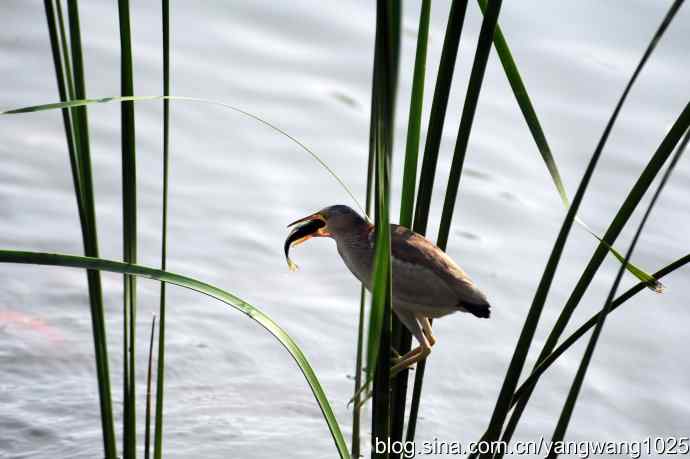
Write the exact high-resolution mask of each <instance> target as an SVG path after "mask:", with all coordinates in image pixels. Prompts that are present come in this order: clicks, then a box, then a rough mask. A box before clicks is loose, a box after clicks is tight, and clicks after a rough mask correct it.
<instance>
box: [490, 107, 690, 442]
mask: <svg viewBox="0 0 690 459" xmlns="http://www.w3.org/2000/svg"><path fill="white" fill-rule="evenodd" d="M688 126H690V103H688V104H687V105H686V106H685V108H684V110H683V112H682V113H681V114H680V116H679V117H678V119H677V120H676V122H675V123H674V125H673V127H672V128H671V130H670V131H669V132H668V134H667V135H666V137H665V138H664V140H663V141H662V142H661V144H660V145H659V148H658V149H657V151H656V152H655V153H654V155H653V156H652V158H651V160H650V161H649V163H648V164H647V166H646V167H645V169H644V171H643V172H642V174H641V175H640V177H639V178H638V179H637V182H636V183H635V185H634V186H633V189H632V190H631V191H630V193H629V194H628V196H627V197H626V199H625V201H624V202H623V204H622V205H621V207H620V209H619V210H618V212H617V214H616V216H615V217H614V219H613V221H612V222H611V224H610V225H609V228H608V229H607V230H606V233H605V234H604V237H603V238H604V240H605V241H607V243H608V244H613V242H614V241H615V239H616V238H617V237H618V235H619V234H620V232H621V231H622V230H623V227H624V226H625V225H626V223H627V222H628V220H629V219H630V216H631V215H632V213H633V211H634V210H635V208H636V207H637V205H638V204H639V202H640V200H641V199H642V197H643V196H644V194H645V192H646V191H647V189H648V188H649V186H650V185H651V183H652V181H653V180H654V178H655V177H656V176H657V174H658V173H659V171H660V169H661V167H663V165H664V163H665V162H666V160H667V159H668V157H669V156H670V155H671V153H672V152H673V149H674V148H675V147H676V145H677V144H678V142H679V141H680V138H681V136H682V135H683V133H684V132H685V130H686V129H687V128H688ZM574 202H575V201H574ZM607 252H608V248H607V247H606V246H605V245H603V244H600V245H599V246H598V247H597V249H596V250H595V252H594V254H593V255H592V257H591V258H590V261H589V263H588V264H587V266H586V268H585V270H584V271H583V273H582V275H581V276H580V279H579V280H578V282H577V284H576V286H575V288H574V289H573V291H572V293H571V294H570V297H569V298H568V301H567V302H566V304H565V306H564V307H563V310H562V311H561V314H560V316H559V317H558V320H557V321H556V324H555V326H554V328H553V329H552V330H551V332H550V334H549V336H548V338H547V340H546V343H545V344H544V347H543V348H542V350H541V352H540V354H539V357H538V358H537V364H539V363H540V362H541V361H542V359H544V358H546V356H548V354H550V353H551V352H552V351H553V349H554V348H555V346H556V344H557V343H558V340H559V339H560V336H561V334H562V333H563V331H564V330H565V327H566V326H567V324H568V322H569V320H570V318H571V317H572V314H573V312H574V311H575V308H576V307H577V305H578V304H579V302H580V300H581V299H582V296H583V295H584V293H585V292H586V290H587V288H588V287H589V285H590V283H591V281H592V279H593V278H594V275H595V274H596V272H597V271H598V269H599V267H600V266H601V264H602V263H603V261H604V258H605V257H606V254H607ZM531 393H532V389H530V390H529V391H528V393H526V394H525V396H524V397H523V398H522V399H521V401H520V402H519V403H518V404H517V405H516V406H515V408H514V410H513V413H512V415H511V420H510V421H509V423H508V426H507V427H506V430H505V433H504V434H503V437H504V438H510V437H511V436H512V434H513V432H514V429H515V427H516V426H517V422H518V421H519V418H520V416H521V415H522V412H523V411H524V408H525V406H526V404H527V401H528V400H529V397H530V395H531Z"/></svg>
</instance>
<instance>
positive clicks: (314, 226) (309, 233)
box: [283, 213, 331, 271]
mask: <svg viewBox="0 0 690 459" xmlns="http://www.w3.org/2000/svg"><path fill="white" fill-rule="evenodd" d="M291 226H294V228H292V230H291V231H290V234H288V237H287V239H285V245H284V246H283V248H284V250H285V259H286V260H287V264H288V267H289V268H290V271H296V270H297V265H296V264H295V263H294V262H293V261H292V260H291V259H290V255H289V253H290V248H291V247H292V246H295V245H299V244H301V243H303V242H304V241H307V240H309V239H311V238H312V237H328V236H330V235H331V233H329V232H328V230H326V219H324V218H323V216H322V215H321V214H319V213H315V214H312V215H309V216H308V217H304V218H300V219H299V220H297V221H294V222H292V223H290V224H289V225H288V228H289V227H291Z"/></svg>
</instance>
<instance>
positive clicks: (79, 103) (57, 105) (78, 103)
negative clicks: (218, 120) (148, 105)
mask: <svg viewBox="0 0 690 459" xmlns="http://www.w3.org/2000/svg"><path fill="white" fill-rule="evenodd" d="M153 100H177V101H182V102H197V103H202V104H209V105H216V106H219V107H223V108H226V109H228V110H232V111H234V112H236V113H239V114H241V115H243V116H246V117H249V118H251V119H253V120H255V121H258V122H259V123H261V124H263V125H265V126H267V127H269V128H270V129H272V130H274V131H276V132H277V133H279V134H280V135H282V136H284V137H287V138H288V139H289V140H290V141H291V142H293V143H295V144H296V145H297V146H298V147H300V148H301V149H302V150H304V151H305V152H306V153H308V154H309V155H310V156H311V157H312V158H313V159H314V160H316V162H317V163H319V165H320V166H321V167H322V168H324V169H325V170H326V172H328V174H329V175H330V176H331V177H333V178H334V179H335V180H336V181H337V182H338V184H339V185H340V187H341V188H342V189H343V190H345V192H346V193H347V195H348V196H349V197H350V198H351V199H352V201H353V202H354V203H355V205H356V206H357V208H358V209H359V210H360V211H361V212H362V214H363V215H364V216H365V218H367V220H369V221H371V219H370V218H369V215H368V214H367V212H366V210H365V209H364V207H362V204H360V202H359V200H358V199H357V198H356V197H355V195H354V193H352V190H351V189H350V187H348V186H347V184H346V183H345V182H344V181H343V179H341V178H340V176H339V175H338V174H336V173H335V171H333V169H331V167H330V166H329V165H328V164H327V163H326V162H325V161H324V160H323V159H322V158H321V157H320V156H319V155H317V154H316V153H314V152H313V151H312V150H311V149H310V148H309V147H307V146H306V145H305V144H304V143H302V142H300V141H299V140H298V139H297V138H295V137H293V136H292V135H290V134H288V133H287V132H286V131H284V130H283V129H281V128H279V127H278V126H276V125H275V124H273V123H271V122H269V121H267V120H266V119H264V118H262V117H260V116H258V115H255V114H253V113H251V112H249V111H247V110H243V109H241V108H239V107H236V106H234V105H231V104H226V103H225V102H220V101H217V100H211V99H203V98H200V97H188V96H170V95H163V96H119V97H118V96H113V97H101V98H98V99H86V98H79V99H78V100H70V101H66V102H53V103H49V104H40V105H31V106H28V107H21V108H14V109H10V110H4V111H0V115H18V114H21V113H32V112H41V111H45V110H57V109H62V108H73V107H84V106H86V105H91V104H105V103H109V102H128V101H133V102H145V101H153Z"/></svg>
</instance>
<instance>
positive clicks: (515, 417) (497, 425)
mask: <svg viewBox="0 0 690 459" xmlns="http://www.w3.org/2000/svg"><path fill="white" fill-rule="evenodd" d="M681 3H682V0H677V1H676V2H675V3H674V4H673V5H672V6H671V8H670V9H669V11H668V13H667V14H666V16H665V17H664V20H663V21H662V23H661V25H660V26H659V28H658V29H657V31H656V33H655V34H654V36H653V38H652V40H651V41H650V43H649V45H648V47H647V49H646V51H645V53H644V55H643V56H642V58H641V60H640V62H639V64H638V65H637V68H636V69H635V71H634V72H633V75H632V76H631V78H630V81H629V82H628V84H627V86H626V87H625V89H624V91H623V94H622V95H621V97H620V99H619V101H618V103H617V105H616V108H615V109H614V111H613V113H612V115H611V118H610V119H609V122H608V123H607V126H606V128H605V129H604V132H603V134H602V136H601V139H600V140H599V143H598V144H597V147H596V149H595V151H594V153H593V155H592V158H591V159H590V162H589V164H588V166H587V170H586V171H585V174H584V176H583V178H582V181H581V182H580V185H579V187H578V190H577V193H576V194H575V198H574V199H573V203H572V205H571V206H570V209H569V210H568V215H567V216H566V219H565V221H564V223H563V227H562V228H561V232H560V233H559V236H558V239H557V241H556V244H555V245H554V249H553V251H552V253H551V256H550V257H549V262H548V263H547V268H546V270H545V271H544V275H543V276H542V280H541V281H540V284H539V287H538V288H537V293H536V294H535V298H534V301H533V303H532V307H531V308H530V313H531V311H532V309H533V308H537V309H538V311H535V314H534V315H533V316H532V317H531V318H530V321H529V322H528V321H526V322H525V327H524V328H523V333H526V335H525V339H526V341H524V342H523V344H524V343H527V346H528V347H529V343H530V342H531V336H533V333H534V328H536V323H533V322H532V320H535V321H538V318H539V313H540V311H541V309H542V308H543V304H544V301H545V300H546V295H547V293H548V289H549V287H550V284H551V280H552V279H553V275H554V274H555V269H556V266H557V264H558V259H560V254H561V252H562V248H563V245H564V244H565V240H566V239H567V236H568V232H569V231H570V226H571V225H572V222H570V220H573V221H574V219H575V215H577V210H578V208H579V205H580V202H581V200H582V197H583V196H584V192H585V190H586V188H587V185H588V184H589V180H590V178H591V176H592V174H593V172H594V169H595V168H596V164H597V161H598V160H599V157H600V155H601V152H602V150H603V148H604V145H605V143H606V140H607V139H608V135H609V133H610V132H611V129H612V128H613V125H614V123H615V121H616V119H617V117H618V113H619V112H620V109H621V107H622V106H623V103H624V101H625V99H626V97H627V95H628V92H629V91H630V88H631V87H632V85H633V83H634V82H635V81H636V79H637V77H638V75H639V74H640V72H641V70H642V68H643V67H644V65H645V63H646V62H647V60H648V59H649V56H650V55H651V53H652V51H653V50H654V48H655V47H656V44H657V43H658V41H659V39H660V38H661V36H662V35H663V33H664V32H665V30H666V28H667V27H668V25H669V24H670V22H671V20H672V19H673V17H674V16H675V13H676V12H677V10H678V8H679V7H680V4H681ZM689 122H690V105H686V107H685V109H684V110H683V112H682V113H681V114H680V116H679V117H678V119H677V120H676V122H675V124H674V126H673V127H672V128H671V130H670V131H669V132H668V134H667V135H666V137H665V138H664V140H663V141H662V143H661V144H660V146H659V148H658V149H657V151H656V152H655V153H654V155H653V156H652V158H651V160H650V161H649V163H648V164H647V166H646V167H645V169H644V171H643V172H642V174H641V175H640V177H639V178H638V180H637V182H636V183H635V185H634V186H633V189H632V190H631V191H630V193H629V194H628V196H627V198H626V199H625V201H624V202H623V205H622V206H621V208H620V209H619V211H618V213H617V214H616V217H615V218H614V220H613V221H612V222H611V225H610V226H609V228H608V229H607V231H606V233H605V234H604V237H603V240H604V241H605V243H606V245H604V244H603V243H601V244H599V246H598V247H597V249H596V251H595V252H594V254H593V255H592V258H591V259H590V261H589V263H588V264H587V267H586V268H585V271H584V272H583V274H582V276H581V277H580V279H579V280H578V282H577V284H576V286H575V288H574V290H573V292H572V293H571V295H570V297H569V299H568V301H567V302H566V305H565V306H564V308H563V310H562V312H561V314H560V316H559V317H558V320H557V322H556V324H555V326H554V328H553V329H552V330H551V332H550V334H549V337H548V338H547V341H546V343H545V344H544V347H543V348H542V351H541V352H540V354H539V357H538V358H537V364H538V363H539V362H540V361H541V360H542V359H543V358H545V357H546V356H547V355H548V354H549V353H551V351H552V350H553V349H554V347H555V346H556V344H557V343H558V340H559V338H560V336H561V334H562V333H563V331H564V329H565V327H566V325H567V324H568V321H569V320H570V317H571V316H572V313H573V311H574V310H575V308H576V307H577V305H578V303H579V302H580V299H582V296H583V295H584V293H585V291H586V290H587V288H588V287H589V284H590V282H591V280H592V278H593V277H594V275H595V274H596V272H597V270H598V269H599V267H600V266H601V263H602V262H603V260H604V258H605V257H606V254H607V252H608V247H610V246H611V245H613V243H614V241H615V239H616V238H617V237H618V235H619V234H620V232H621V230H622V229H623V227H624V226H625V224H626V223H627V221H628V219H629V218H630V215H631V214H632V212H633V211H634V210H635V208H636V207H637V204H638V203H639V200H640V199H641V198H642V196H643V195H644V193H645V192H646V191H647V188H648V187H649V185H650V184H651V181H652V180H653V179H654V177H656V175H657V173H658V171H659V169H660V168H661V167H662V166H663V164H664V162H665V161H666V159H667V158H668V157H669V155H670V154H671V153H672V151H673V148H674V147H675V145H676V144H677V143H678V141H679V140H680V137H681V135H682V134H683V132H685V129H687V126H688V123H689ZM529 329H531V333H530V330H529ZM521 337H522V335H521ZM527 338H529V339H527ZM526 353H527V349H520V350H519V352H518V348H516V354H514V356H513V361H514V362H515V366H514V367H513V368H512V370H511V368H509V374H508V375H506V380H505V381H504V386H505V385H507V387H505V392H504V391H503V389H502V391H501V395H500V396H499V401H497V404H496V408H495V409H494V416H492V422H491V423H492V424H493V426H492V425H490V426H489V431H491V432H490V433H492V434H495V433H496V432H498V434H500V430H501V428H502V426H503V422H505V416H506V415H507V411H508V407H509V404H510V398H512V395H513V392H514V389H515V387H516V385H517V379H518V378H519V376H520V375H519V373H520V371H521V370H522V363H524V358H525V356H526ZM511 366H513V362H512V361H511ZM514 372H516V373H517V374H515V373H514ZM508 391H510V393H508ZM531 393H532V389H530V390H529V392H528V393H526V394H525V396H524V397H523V398H522V400H521V401H520V402H519V403H518V404H517V405H516V406H515V408H514V410H513V413H512V415H511V419H510V421H509V423H508V425H507V426H506V431H505V433H504V435H503V439H504V440H506V441H509V440H510V438H511V437H512V434H513V432H514V430H515V427H516V426H517V422H518V421H519V419H520V416H521V415H522V412H523V411H524V408H525V406H526V404H527V402H528V401H529V397H530V395H531ZM497 410H498V411H497ZM489 438H490V439H491V436H490V437H489Z"/></svg>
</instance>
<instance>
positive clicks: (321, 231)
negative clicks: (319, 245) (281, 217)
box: [287, 212, 331, 245]
mask: <svg viewBox="0 0 690 459" xmlns="http://www.w3.org/2000/svg"><path fill="white" fill-rule="evenodd" d="M311 222H313V223H311ZM296 225H297V226H296ZM291 226H295V228H293V230H292V232H293V233H296V232H299V229H300V228H305V230H307V229H314V231H313V232H311V233H309V234H305V235H304V237H303V238H301V239H300V240H299V241H297V240H295V242H294V243H293V244H292V245H297V244H301V243H302V242H304V241H306V240H307V239H310V238H312V237H328V236H330V235H331V233H329V232H328V230H327V229H326V219H325V218H323V216H322V215H321V214H320V213H318V212H317V213H315V214H311V215H309V216H307V217H304V218H300V219H299V220H295V221H294V222H292V223H290V224H289V225H288V226H287V227H288V228H290V227H291Z"/></svg>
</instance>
